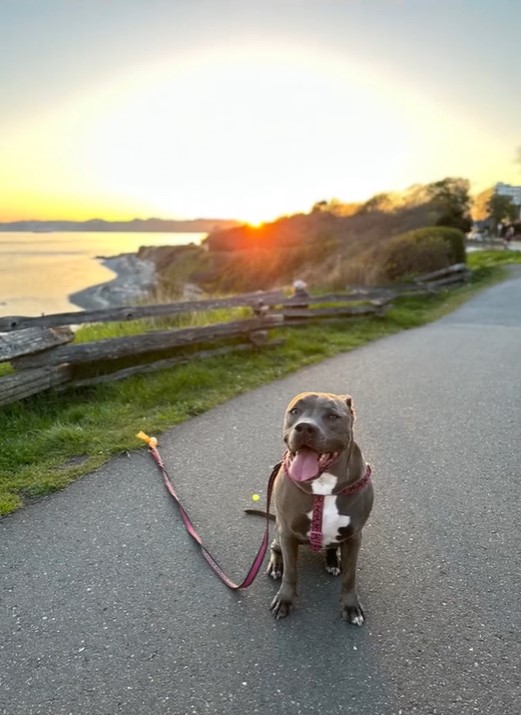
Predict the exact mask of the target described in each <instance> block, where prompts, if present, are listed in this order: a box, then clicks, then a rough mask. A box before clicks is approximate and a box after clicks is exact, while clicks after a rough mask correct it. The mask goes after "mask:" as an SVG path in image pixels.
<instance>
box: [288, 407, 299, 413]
mask: <svg viewBox="0 0 521 715" xmlns="http://www.w3.org/2000/svg"><path fill="white" fill-rule="evenodd" d="M289 414H290V415H298V409H297V408H296V407H292V408H291V410H290V411H289Z"/></svg>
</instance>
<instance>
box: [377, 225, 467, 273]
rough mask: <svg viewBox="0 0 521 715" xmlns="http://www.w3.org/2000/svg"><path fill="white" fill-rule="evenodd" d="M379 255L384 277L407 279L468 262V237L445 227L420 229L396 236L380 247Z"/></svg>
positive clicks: (380, 267)
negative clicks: (466, 260) (466, 259)
mask: <svg viewBox="0 0 521 715" xmlns="http://www.w3.org/2000/svg"><path fill="white" fill-rule="evenodd" d="M375 258H376V262H377V264H378V266H379V277H380V280H382V281H394V280H397V279H401V280H404V279H408V278H410V277H411V276H414V275H418V274H422V273H430V272H431V271H436V270H438V269H440V268H446V267H447V266H450V265H452V264H454V263H465V236H464V234H463V233H462V231H459V230H458V229H454V228H446V227H444V226H433V227H428V228H420V229H417V230H415V231H409V232H408V233H403V234H400V235H399V236H394V237H393V238H391V239H390V240H389V241H387V242H386V243H384V244H383V245H382V246H381V247H380V250H379V251H378V253H377V254H376V256H375Z"/></svg>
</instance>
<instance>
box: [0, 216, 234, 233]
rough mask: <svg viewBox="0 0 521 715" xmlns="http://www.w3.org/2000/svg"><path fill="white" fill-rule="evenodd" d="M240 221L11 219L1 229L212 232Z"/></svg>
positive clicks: (213, 219) (200, 219) (45, 231)
mask: <svg viewBox="0 0 521 715" xmlns="http://www.w3.org/2000/svg"><path fill="white" fill-rule="evenodd" d="M239 225H240V224H239V222H238V221H235V220H233V219H218V218H196V219H189V220H186V221H176V220H174V219H171V220H170V219H160V218H147V219H139V218H135V219H133V220H132V221H104V220H103V219H100V218H94V219H90V220H89V221H10V222H6V223H0V231H32V232H35V233H48V232H51V231H93V232H97V231H100V232H103V231H105V232H106V231H129V232H133V231H139V232H141V233H154V232H157V233H210V232H212V231H221V230H224V229H228V228H233V227H234V226H239Z"/></svg>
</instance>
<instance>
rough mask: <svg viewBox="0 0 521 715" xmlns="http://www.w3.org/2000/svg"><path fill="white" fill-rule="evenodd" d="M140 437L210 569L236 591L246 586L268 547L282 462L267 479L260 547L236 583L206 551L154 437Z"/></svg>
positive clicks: (257, 570)
mask: <svg viewBox="0 0 521 715" xmlns="http://www.w3.org/2000/svg"><path fill="white" fill-rule="evenodd" d="M136 436H137V437H139V438H140V439H143V440H144V441H145V442H147V444H148V451H149V453H150V454H151V456H152V458H153V459H154V461H155V463H156V464H157V466H158V467H159V469H160V471H161V474H162V477H163V482H164V484H165V486H166V488H167V490H168V493H169V494H170V495H171V496H172V498H173V499H174V500H175V502H176V504H177V506H178V509H179V513H180V514H181V518H182V520H183V523H184V525H185V528H186V530H187V532H188V533H189V534H190V536H191V537H192V539H193V540H194V541H195V542H196V543H197V544H198V545H199V548H200V549H201V553H202V555H203V557H204V558H205V559H206V561H207V563H208V564H209V565H210V567H211V568H212V570H213V571H214V572H215V574H216V575H217V576H218V577H219V578H220V579H221V581H222V582H223V583H224V584H225V585H226V586H228V588H230V589H231V590H232V591H238V590H239V589H242V588H248V586H250V585H251V584H252V583H253V581H254V580H255V577H256V576H257V574H258V573H259V570H260V567H261V566H262V562H263V560H264V556H265V555H266V551H267V549H268V540H269V525H270V517H269V513H270V502H271V495H272V492H273V485H274V483H275V477H276V476H277V474H278V473H279V469H280V467H281V464H282V462H279V463H278V464H276V465H275V467H274V468H273V470H272V472H271V474H270V477H269V480H268V488H267V494H266V526H265V529H264V535H263V537H262V542H261V545H260V548H259V550H258V552H257V555H256V556H255V558H254V560H253V563H252V565H251V566H250V568H249V570H248V573H247V574H246V576H245V578H244V579H243V581H241V583H239V584H237V583H235V581H233V580H232V579H231V578H230V577H229V576H227V575H226V573H225V572H224V571H223V569H222V568H221V566H219V564H218V563H217V561H216V560H215V558H214V557H213V556H212V554H211V553H210V552H209V551H208V549H207V548H206V546H205V545H204V544H203V541H202V539H201V537H200V536H199V534H198V533H197V530H196V529H195V527H194V525H193V523H192V520H191V519H190V517H189V516H188V514H187V512H186V510H185V509H184V507H183V505H182V504H181V502H180V500H179V497H178V495H177V493H176V491H175V488H174V485H173V484H172V480H171V479H170V476H169V474H168V472H167V470H166V467H165V465H164V464H163V460H162V459H161V455H160V454H159V452H158V450H157V446H156V445H157V440H156V439H155V437H148V436H147V435H145V434H144V433H142V432H140V433H139V434H138V435H136Z"/></svg>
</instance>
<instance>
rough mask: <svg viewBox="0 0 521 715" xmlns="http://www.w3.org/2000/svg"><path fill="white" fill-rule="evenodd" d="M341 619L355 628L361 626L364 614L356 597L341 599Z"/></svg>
mask: <svg viewBox="0 0 521 715" xmlns="http://www.w3.org/2000/svg"><path fill="white" fill-rule="evenodd" d="M342 619H343V620H344V621H347V622H348V623H352V624H353V625H355V626H363V625H364V622H365V614H364V610H363V608H362V606H361V605H360V602H359V600H358V598H357V596H356V595H355V596H349V598H346V599H342Z"/></svg>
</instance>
